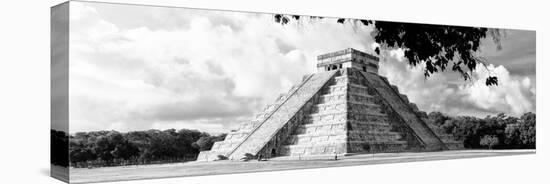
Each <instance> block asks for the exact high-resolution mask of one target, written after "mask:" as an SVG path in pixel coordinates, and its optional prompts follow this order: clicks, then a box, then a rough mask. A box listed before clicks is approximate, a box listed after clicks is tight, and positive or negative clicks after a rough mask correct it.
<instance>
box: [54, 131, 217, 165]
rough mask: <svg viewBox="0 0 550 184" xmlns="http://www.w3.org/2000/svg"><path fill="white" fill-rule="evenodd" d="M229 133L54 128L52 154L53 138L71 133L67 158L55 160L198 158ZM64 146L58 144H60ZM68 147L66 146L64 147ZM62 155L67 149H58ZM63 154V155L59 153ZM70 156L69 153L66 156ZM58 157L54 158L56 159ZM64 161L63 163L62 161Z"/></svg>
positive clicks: (78, 162)
mask: <svg viewBox="0 0 550 184" xmlns="http://www.w3.org/2000/svg"><path fill="white" fill-rule="evenodd" d="M225 136H226V134H221V135H210V134H208V133H206V132H200V131H197V130H188V129H181V130H178V131H176V130H175V129H168V130H163V131H161V130H147V131H133V132H127V133H121V132H117V131H93V132H78V133H75V134H74V135H67V134H66V133H64V132H60V131H55V130H52V154H54V153H53V151H54V150H53V149H54V146H53V145H55V144H54V142H53V141H54V140H58V145H62V144H64V142H59V140H65V141H66V138H63V137H68V142H67V143H68V152H67V153H65V155H67V154H68V158H69V160H68V161H65V164H63V161H62V159H63V158H57V159H55V158H54V156H53V155H52V163H54V162H55V163H57V164H56V165H67V164H70V166H73V167H83V166H89V165H90V164H94V165H97V166H110V165H121V164H124V165H126V164H150V163H166V162H176V161H189V160H195V159H196V156H197V155H198V153H199V152H200V151H204V150H210V149H211V147H212V145H213V144H214V142H217V141H222V140H223V139H224V138H225ZM61 147H62V146H57V148H61ZM65 150H66V149H65ZM57 154H59V155H63V154H64V153H57ZM58 157H61V156H58ZM65 158H67V156H65ZM54 159H55V161H54ZM60 163H61V164H60Z"/></svg>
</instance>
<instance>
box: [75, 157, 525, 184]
mask: <svg viewBox="0 0 550 184" xmlns="http://www.w3.org/2000/svg"><path fill="white" fill-rule="evenodd" d="M534 153H535V151H534V150H459V151H442V152H421V153H378V154H361V155H352V156H346V157H339V159H338V160H334V157H333V156H330V157H316V158H309V159H304V160H292V159H288V158H284V157H281V158H277V159H272V160H269V161H261V162H258V161H249V162H237V161H215V162H186V163H173V164H159V165H139V166H120V167H103V168H93V169H87V168H78V169H74V168H72V169H71V170H70V178H71V182H76V183H82V182H86V183H87V182H103V181H118V180H136V179H152V178H166V177H181V176H198V175H212V174H229V173H244V172H259V171H276V170H289V169H308V168H323V167H339V166H352V165H369V164H384V163H399V162H416V161H430V160H446V159H458V158H479V157H490V156H508V155H522V154H534Z"/></svg>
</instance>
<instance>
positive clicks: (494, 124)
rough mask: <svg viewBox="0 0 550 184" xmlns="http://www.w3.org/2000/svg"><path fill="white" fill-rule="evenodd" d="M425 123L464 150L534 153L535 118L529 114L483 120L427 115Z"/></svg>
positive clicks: (435, 113) (438, 114)
mask: <svg viewBox="0 0 550 184" xmlns="http://www.w3.org/2000/svg"><path fill="white" fill-rule="evenodd" d="M428 123H431V124H433V125H434V126H437V127H440V128H442V129H443V130H444V131H445V132H446V133H448V134H451V135H453V136H454V138H455V139H456V140H460V141H462V142H463V144H464V147H465V148H491V149H492V148H495V149H534V148H535V146H536V145H535V143H536V140H535V138H536V135H535V134H536V118H535V114H534V113H531V112H529V113H525V114H523V115H522V116H521V117H520V118H517V117H512V116H507V115H505V114H498V115H496V116H487V117H485V118H477V117H473V116H458V117H451V116H447V115H444V114H443V113H440V112H431V113H430V114H429V115H428ZM495 139H496V140H495Z"/></svg>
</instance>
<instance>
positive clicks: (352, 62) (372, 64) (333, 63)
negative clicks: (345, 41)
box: [317, 48, 380, 73]
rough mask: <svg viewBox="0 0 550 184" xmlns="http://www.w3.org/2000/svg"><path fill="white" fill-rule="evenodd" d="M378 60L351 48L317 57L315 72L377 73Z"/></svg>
mask: <svg viewBox="0 0 550 184" xmlns="http://www.w3.org/2000/svg"><path fill="white" fill-rule="evenodd" d="M379 60H380V59H379V58H378V57H376V56H373V55H370V54H367V53H364V52H361V51H358V50H355V49H352V48H348V49H345V50H341V51H336V52H331V53H327V54H323V55H320V56H317V71H318V72H322V71H331V70H338V69H342V68H355V69H357V70H362V71H364V72H372V73H378V62H379Z"/></svg>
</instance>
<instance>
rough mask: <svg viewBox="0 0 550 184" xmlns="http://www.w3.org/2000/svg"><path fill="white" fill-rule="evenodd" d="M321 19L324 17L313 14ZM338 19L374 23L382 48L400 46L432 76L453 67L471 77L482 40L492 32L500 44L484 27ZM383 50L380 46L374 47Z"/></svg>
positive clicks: (489, 81)
mask: <svg viewBox="0 0 550 184" xmlns="http://www.w3.org/2000/svg"><path fill="white" fill-rule="evenodd" d="M300 17H301V16H297V15H283V14H276V15H275V16H274V20H275V22H277V23H280V24H283V25H285V24H288V23H289V22H290V21H291V20H299V19H300ZM310 18H311V19H322V17H310ZM336 22H337V23H340V24H344V23H346V22H351V23H353V25H363V26H374V31H373V33H372V34H371V36H372V37H373V39H374V41H375V42H376V43H378V44H379V45H380V46H381V47H382V48H401V49H403V50H404V52H405V55H404V57H405V58H406V59H407V60H408V62H409V64H410V65H412V66H417V65H421V64H423V65H424V76H425V77H429V76H431V75H432V74H434V73H436V72H442V71H445V70H448V69H450V70H451V71H453V72H457V73H459V74H460V75H461V76H462V78H464V80H469V79H471V77H472V72H473V71H474V70H475V69H476V68H477V67H478V66H479V65H480V64H481V65H485V62H484V59H483V58H481V57H478V56H476V52H477V51H479V48H480V43H481V41H482V39H483V38H485V37H487V35H491V36H493V41H494V42H495V43H497V45H498V47H497V48H500V35H501V34H500V31H499V30H498V29H491V30H489V29H487V28H482V27H462V26H449V25H431V24H416V23H403V22H388V21H372V20H359V19H344V18H339V19H337V20H336ZM374 51H375V52H376V53H377V54H380V48H379V47H377V48H375V50H374ZM485 84H486V85H487V86H491V85H498V78H497V77H496V76H489V77H487V78H486V82H485Z"/></svg>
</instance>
